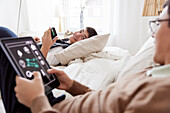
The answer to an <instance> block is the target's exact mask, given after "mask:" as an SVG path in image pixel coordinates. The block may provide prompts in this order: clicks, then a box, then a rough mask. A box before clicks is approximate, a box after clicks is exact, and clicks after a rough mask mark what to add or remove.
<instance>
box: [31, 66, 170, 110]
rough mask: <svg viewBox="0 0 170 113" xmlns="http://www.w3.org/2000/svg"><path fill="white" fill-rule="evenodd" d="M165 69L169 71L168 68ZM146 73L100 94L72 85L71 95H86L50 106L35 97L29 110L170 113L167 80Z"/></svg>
mask: <svg viewBox="0 0 170 113" xmlns="http://www.w3.org/2000/svg"><path fill="white" fill-rule="evenodd" d="M163 69H164V68H163ZM166 69H168V70H170V66H169V68H167V67H166ZM145 72H146V70H143V72H140V73H138V74H136V75H132V76H129V77H126V78H124V79H122V80H121V81H119V82H117V83H113V84H111V85H110V86H108V88H107V89H105V90H102V91H90V89H88V88H87V87H85V86H83V85H80V84H79V83H77V82H75V83H74V85H76V86H74V85H73V87H72V89H71V92H74V91H75V92H76V94H78V93H79V91H77V89H76V88H78V89H81V90H80V92H82V91H83V89H84V92H87V93H86V94H84V95H79V96H75V97H73V98H71V99H66V100H64V101H62V102H60V103H58V104H55V105H54V106H53V107H51V106H50V104H49V102H48V100H47V98H46V97H45V96H44V97H37V98H36V99H34V101H33V103H32V106H31V110H32V112H33V113H169V112H170V77H168V76H167V77H159V78H158V77H148V76H146V75H145ZM159 72H160V71H159ZM159 74H161V73H159ZM168 74H169V75H170V73H168ZM88 91H90V92H88ZM76 94H75V95H76Z"/></svg>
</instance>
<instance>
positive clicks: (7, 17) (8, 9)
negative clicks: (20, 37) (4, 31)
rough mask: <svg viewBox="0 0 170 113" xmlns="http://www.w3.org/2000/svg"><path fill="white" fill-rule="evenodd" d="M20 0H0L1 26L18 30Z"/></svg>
mask: <svg viewBox="0 0 170 113" xmlns="http://www.w3.org/2000/svg"><path fill="white" fill-rule="evenodd" d="M18 10H19V0H0V26H5V27H8V28H10V29H11V30H12V31H13V32H15V33H16V32H17V19H18Z"/></svg>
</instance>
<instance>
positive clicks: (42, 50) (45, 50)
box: [41, 46, 50, 58]
mask: <svg viewBox="0 0 170 113" xmlns="http://www.w3.org/2000/svg"><path fill="white" fill-rule="evenodd" d="M49 50H50V48H45V47H43V46H42V47H41V52H42V54H43V55H44V57H45V58H47V54H48V51H49Z"/></svg>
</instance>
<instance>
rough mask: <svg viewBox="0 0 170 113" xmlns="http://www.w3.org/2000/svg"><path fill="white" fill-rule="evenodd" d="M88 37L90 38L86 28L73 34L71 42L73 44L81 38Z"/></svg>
mask: <svg viewBox="0 0 170 113" xmlns="http://www.w3.org/2000/svg"><path fill="white" fill-rule="evenodd" d="M87 38H89V34H88V32H87V30H86V29H85V30H80V31H77V32H75V33H74V34H73V36H71V37H69V39H70V43H71V44H73V43H75V42H77V41H80V40H84V39H87Z"/></svg>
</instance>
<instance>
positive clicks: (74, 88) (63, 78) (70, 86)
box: [48, 68, 91, 96]
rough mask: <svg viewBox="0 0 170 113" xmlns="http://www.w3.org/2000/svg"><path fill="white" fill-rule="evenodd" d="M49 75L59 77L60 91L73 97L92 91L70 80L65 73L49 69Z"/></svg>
mask: <svg viewBox="0 0 170 113" xmlns="http://www.w3.org/2000/svg"><path fill="white" fill-rule="evenodd" d="M48 73H49V74H53V73H54V74H55V75H56V76H57V78H58V80H59V81H60V86H59V87H58V89H61V90H66V91H67V92H68V93H70V94H71V95H73V96H76V95H82V94H85V93H87V92H90V91H91V89H90V88H88V87H86V86H84V85H82V84H80V83H78V82H76V81H74V80H72V79H70V78H69V77H68V76H67V74H66V73H65V72H63V71H60V70H56V69H54V68H53V69H49V70H48Z"/></svg>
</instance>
